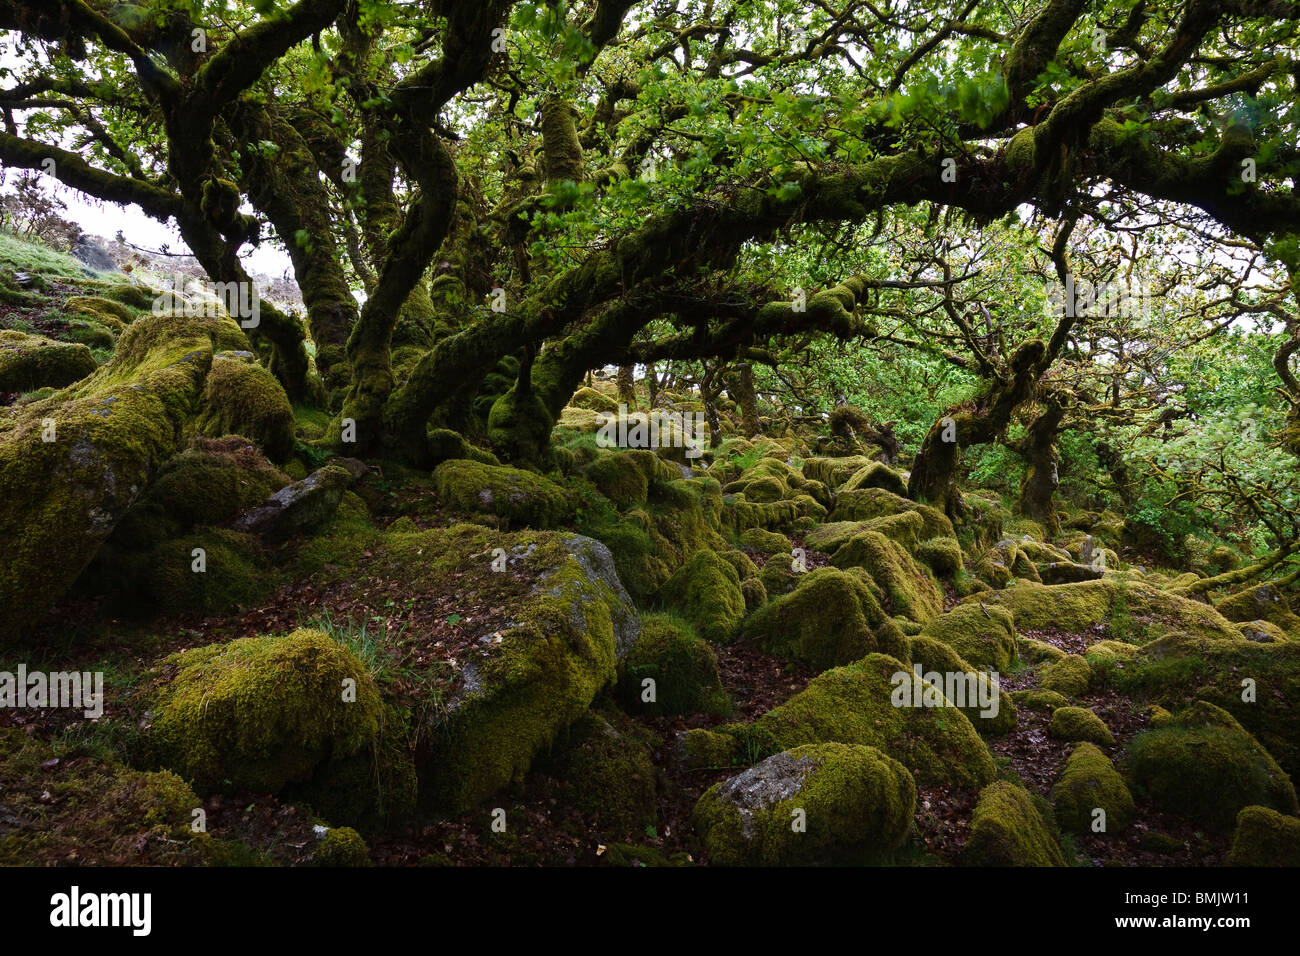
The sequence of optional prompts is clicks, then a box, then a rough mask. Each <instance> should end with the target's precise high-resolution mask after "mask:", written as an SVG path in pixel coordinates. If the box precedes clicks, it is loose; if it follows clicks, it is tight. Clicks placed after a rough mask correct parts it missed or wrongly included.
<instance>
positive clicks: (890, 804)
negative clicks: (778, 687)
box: [695, 743, 916, 866]
mask: <svg viewBox="0 0 1300 956" xmlns="http://www.w3.org/2000/svg"><path fill="white" fill-rule="evenodd" d="M915 805H916V785H915V784H914V783H913V782H912V776H911V774H909V773H908V772H907V768H906V767H904V766H903V765H902V764H900V763H899V762H898V761H897V760H893V759H891V758H890V757H888V756H886V755H885V754H883V753H881V752H880V751H879V750H876V749H875V748H873V747H859V746H852V745H846V744H836V743H827V744H812V745H808V746H803V747H796V748H794V749H792V750H789V751H786V752H784V753H779V754H774V755H773V756H771V757H768V758H767V759H766V760H763V761H761V762H759V763H757V764H755V765H754V766H753V767H750V768H749V769H748V770H746V771H744V772H743V773H740V774H738V775H737V776H735V777H732V778H731V779H730V780H727V781H724V782H723V783H718V784H714V785H713V786H712V787H710V788H709V789H708V790H707V791H706V792H705V793H704V795H703V796H702V797H700V800H699V802H698V803H697V804H696V807H695V830H696V833H697V834H698V835H699V837H700V840H701V842H702V843H703V845H704V851H705V853H706V854H707V856H708V860H709V862H710V863H712V864H714V865H718V866H799V865H814V864H844V863H859V864H860V863H881V862H885V861H887V860H888V859H889V858H890V856H891V854H892V853H893V852H894V851H895V850H897V849H898V847H900V846H901V845H902V843H903V841H904V840H905V839H906V838H907V830H908V827H909V826H910V825H911V822H912V813H913V810H914V808H915Z"/></svg>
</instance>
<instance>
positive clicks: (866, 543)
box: [831, 531, 943, 623]
mask: <svg viewBox="0 0 1300 956" xmlns="http://www.w3.org/2000/svg"><path fill="white" fill-rule="evenodd" d="M831 563H832V564H834V565H835V566H836V567H837V568H852V567H861V568H865V569H866V570H867V572H868V573H869V574H870V575H871V577H872V579H873V580H874V581H875V582H876V584H878V585H879V586H880V588H881V589H882V590H883V592H884V596H885V601H884V603H885V607H886V609H887V610H888V611H889V612H890V613H891V614H896V615H900V616H902V617H908V618H911V619H912V620H914V621H919V622H921V623H925V622H926V621H929V620H931V619H933V618H935V617H937V616H938V615H939V612H940V611H941V610H942V609H943V600H942V595H941V594H940V592H939V588H938V586H937V585H936V584H935V583H934V580H933V579H932V578H931V577H930V575H929V574H928V573H927V572H926V571H924V570H923V569H922V568H921V567H920V566H918V565H917V563H916V562H915V561H914V560H913V559H912V556H911V555H910V554H908V553H907V550H906V549H905V548H904V547H903V546H902V545H900V544H898V542H896V541H892V540H890V539H889V538H887V537H885V536H884V535H883V534H881V533H880V532H879V531H863V532H861V533H860V534H857V535H854V536H853V537H852V538H850V539H849V540H848V542H847V543H845V544H844V545H843V546H842V547H841V548H840V549H839V550H838V551H836V552H835V554H834V555H833V556H832V558H831Z"/></svg>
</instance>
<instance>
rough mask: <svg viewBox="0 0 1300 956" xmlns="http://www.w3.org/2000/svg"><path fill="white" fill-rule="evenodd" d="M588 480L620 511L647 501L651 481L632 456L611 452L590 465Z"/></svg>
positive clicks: (587, 472)
mask: <svg viewBox="0 0 1300 956" xmlns="http://www.w3.org/2000/svg"><path fill="white" fill-rule="evenodd" d="M586 475H587V479H588V480H589V481H590V482H591V483H592V484H593V485H595V486H596V490H598V491H599V492H600V493H601V494H602V495H604V496H605V497H606V498H608V499H609V500H610V501H612V502H613V503H614V506H615V507H616V508H618V509H619V510H620V511H625V510H627V509H629V508H637V507H640V506H641V505H644V504H645V503H646V496H647V495H648V494H649V491H650V481H649V479H648V478H647V477H646V474H645V470H644V469H643V468H641V467H639V465H638V464H637V462H636V460H635V459H634V458H633V457H632V456H630V455H622V454H618V453H607V454H603V455H601V456H600V457H599V458H597V459H596V460H595V461H593V462H592V463H591V464H590V465H588V466H587V468H586Z"/></svg>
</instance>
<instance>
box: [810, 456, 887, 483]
mask: <svg viewBox="0 0 1300 956" xmlns="http://www.w3.org/2000/svg"><path fill="white" fill-rule="evenodd" d="M872 464H874V463H873V462H872V460H871V459H870V458H868V457H866V456H865V455H851V456H849V457H846V458H805V459H804V462H803V469H802V470H803V473H804V475H805V476H807V477H808V478H810V479H812V480H814V481H819V482H821V483H822V484H823V485H825V486H826V487H827V488H830V489H831V490H835V489H837V488H839V487H840V486H841V485H842V484H844V482H846V481H848V480H849V478H851V477H852V476H853V475H855V474H857V473H858V472H859V471H861V470H862V469H863V468H867V467H870V466H871V465H872Z"/></svg>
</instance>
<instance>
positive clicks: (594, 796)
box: [555, 711, 658, 833]
mask: <svg viewBox="0 0 1300 956" xmlns="http://www.w3.org/2000/svg"><path fill="white" fill-rule="evenodd" d="M624 720H626V718H624ZM555 769H556V772H557V775H558V777H559V779H561V780H563V781H564V784H563V787H564V795H565V800H566V801H567V802H568V803H570V804H571V805H572V806H574V807H576V808H577V809H578V811H579V812H580V813H582V814H583V816H585V817H586V818H588V819H589V820H591V821H593V823H594V825H595V826H596V827H597V828H598V829H600V830H601V831H602V832H617V833H631V832H633V831H638V832H639V831H641V830H643V829H644V828H645V827H648V826H654V825H655V823H656V822H657V820H658V813H657V808H656V788H655V766H654V762H653V761H652V760H651V759H650V748H649V747H648V746H647V744H646V742H645V741H643V740H641V739H638V737H637V736H636V734H635V730H634V729H633V728H632V727H630V726H627V727H624V728H623V729H616V728H615V726H614V725H613V724H611V723H610V721H609V720H607V719H606V718H605V717H604V716H602V715H600V714H599V713H596V712H594V711H593V712H592V713H590V714H587V715H586V716H584V717H583V718H581V719H580V720H579V721H578V722H577V723H576V724H574V726H573V727H572V728H571V730H570V733H569V741H568V745H567V746H566V747H565V748H564V750H563V752H562V753H561V754H560V755H559V756H558V757H557V758H556V761H555Z"/></svg>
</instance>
